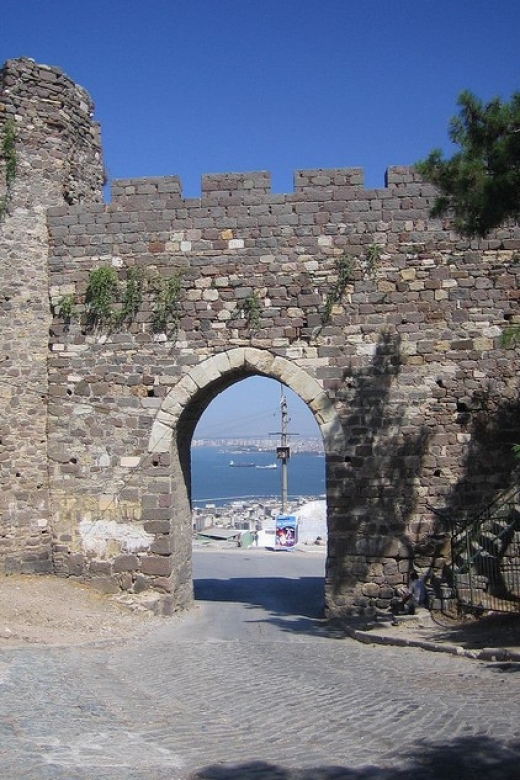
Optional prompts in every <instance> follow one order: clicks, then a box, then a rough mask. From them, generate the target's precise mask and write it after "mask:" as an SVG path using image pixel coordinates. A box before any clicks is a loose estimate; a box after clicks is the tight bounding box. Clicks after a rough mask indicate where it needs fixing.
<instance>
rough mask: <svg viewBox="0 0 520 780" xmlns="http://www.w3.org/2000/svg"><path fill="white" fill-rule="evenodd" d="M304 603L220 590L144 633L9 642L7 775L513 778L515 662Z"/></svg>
mask: <svg viewBox="0 0 520 780" xmlns="http://www.w3.org/2000/svg"><path fill="white" fill-rule="evenodd" d="M209 582H210V581H209V580H208V581H207V583H206V585H207V587H209ZM271 585H273V582H271V581H269V582H267V581H266V585H265V589H266V590H269V587H270V586H271ZM287 587H289V586H287ZM284 595H287V594H284ZM302 613H303V614H300V615H295V614H289V611H288V610H287V611H286V614H282V610H279V611H278V612H277V613H275V611H274V610H273V608H270V609H267V608H266V607H265V606H263V605H261V604H258V603H254V599H251V598H249V597H248V598H242V600H241V601H240V602H235V601H232V600H231V598H229V599H228V600H226V598H225V595H223V594H221V597H220V600H207V601H204V602H200V603H199V607H198V608H197V609H196V610H194V611H192V612H191V613H190V614H188V615H185V616H184V617H182V618H180V619H176V620H173V621H171V622H168V623H167V624H165V625H164V626H163V627H160V628H159V629H155V628H154V629H153V630H152V631H151V632H150V633H149V634H147V635H145V636H141V637H140V638H139V639H136V640H132V641H125V642H114V643H111V644H101V645H97V646H96V645H94V646H93V645H89V646H80V647H77V646H76V647H63V648H51V649H49V648H41V647H34V648H29V649H26V648H24V649H21V650H9V651H5V652H2V653H1V654H0V777H2V778H6V780H7V778H9V780H21V779H22V778H24V780H25V779H27V780H51V778H52V780H92V779H93V778H96V779H99V780H120V778H125V780H174V779H176V778H177V779H179V780H185V779H186V778H196V780H224V778H226V780H227V779H229V780H242V779H245V778H248V779H249V778H251V779H252V778H255V780H260V779H262V780H263V779H264V778H270V779H271V778H274V780H314V779H316V780H340V778H344V779H345V780H346V779H347V778H348V780H387V779H388V780H411V778H412V777H414V778H420V780H431V779H432V778H442V780H455V779H456V780H466V779H468V780H469V778H472V780H473V778H475V777H485V778H486V780H487V779H488V778H491V780H495V778H496V779H497V780H498V779H500V780H506V778H507V780H514V778H519V777H520V674H519V672H520V667H519V666H518V665H516V664H514V663H508V664H500V663H492V662H484V661H480V660H472V659H468V658H459V657H454V656H451V655H445V654H437V653H428V652H426V651H424V650H421V649H418V648H398V647H391V646H372V645H363V644H360V643H358V642H355V641H354V640H352V639H350V638H347V637H345V635H344V634H343V633H341V632H336V631H335V630H334V629H331V628H328V627H327V626H326V625H325V624H323V623H321V622H320V621H319V620H317V619H314V618H312V616H309V615H308V614H306V610H305V607H304V608H303V609H302ZM234 623H236V625H237V626H238V628H237V630H236V631H233V632H231V631H230V626H232V625H233V624H234Z"/></svg>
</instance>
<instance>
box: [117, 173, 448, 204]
mask: <svg viewBox="0 0 520 780" xmlns="http://www.w3.org/2000/svg"><path fill="white" fill-rule="evenodd" d="M363 180H364V177H363V170H362V168H316V169H309V170H298V171H295V173H294V176H293V181H294V189H293V191H292V192H289V193H273V192H272V189H271V174H270V173H269V172H268V171H252V172H243V173H212V174H204V175H203V176H202V178H201V197H200V198H188V199H184V198H183V195H182V183H181V180H180V179H179V177H178V176H156V177H143V178H136V179H116V180H114V181H113V182H111V187H110V194H111V200H112V202H113V203H118V204H119V203H120V204H128V203H130V204H131V203H134V202H136V200H138V199H139V198H143V197H145V198H147V199H148V201H149V203H154V202H156V201H163V200H165V199H166V200H168V201H169V202H177V203H179V204H180V203H184V204H187V205H190V206H193V205H196V204H200V205H206V204H210V205H220V206H226V205H231V204H233V205H236V204H244V205H256V204H260V203H278V204H279V203H292V202H301V201H303V200H307V201H309V202H326V201H354V200H355V201H366V202H367V203H369V202H372V201H374V200H381V201H384V200H387V199H388V198H389V197H392V196H395V197H406V196H407V195H408V196H412V195H413V196H414V197H415V196H421V197H425V198H428V199H431V198H432V197H433V195H434V192H435V191H434V189H433V188H432V186H431V185H429V184H428V183H427V182H424V181H423V180H422V179H421V177H420V176H419V174H418V173H417V171H415V170H414V168H413V167H405V166H401V167H399V166H393V167H391V168H388V170H387V171H386V174H385V186H384V187H382V188H374V189H367V188H365V187H364V185H363ZM428 202H429V201H428Z"/></svg>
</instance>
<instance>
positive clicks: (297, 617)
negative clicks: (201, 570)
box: [193, 577, 325, 636]
mask: <svg viewBox="0 0 520 780" xmlns="http://www.w3.org/2000/svg"><path fill="white" fill-rule="evenodd" d="M193 584H194V591H195V599H196V600H201V601H228V602H235V603H238V604H246V605H247V606H248V607H250V608H251V609H256V608H260V609H262V610H264V611H265V612H266V615H267V617H266V618H265V620H264V621H263V622H268V623H271V624H272V625H276V626H278V628H280V629H281V630H282V631H290V632H296V633H308V634H312V635H313V636H316V635H317V634H319V633H322V632H323V630H324V625H325V620H324V601H323V589H324V579H323V577H298V578H286V577H233V578H230V579H196V580H194V583H193Z"/></svg>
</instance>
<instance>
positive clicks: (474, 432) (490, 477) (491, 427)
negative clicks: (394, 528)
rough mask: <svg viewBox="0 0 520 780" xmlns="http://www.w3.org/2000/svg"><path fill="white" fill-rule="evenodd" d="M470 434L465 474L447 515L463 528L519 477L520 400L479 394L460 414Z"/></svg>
mask: <svg viewBox="0 0 520 780" xmlns="http://www.w3.org/2000/svg"><path fill="white" fill-rule="evenodd" d="M459 422H460V424H461V426H462V427H463V428H464V429H465V430H466V431H467V432H468V433H469V434H470V437H471V438H470V441H469V445H468V450H467V454H466V457H465V459H464V463H463V473H462V476H461V478H460V479H459V480H458V482H457V483H456V485H455V486H454V487H453V489H452V490H451V491H450V493H449V494H448V496H447V499H446V506H445V509H446V512H447V513H448V514H450V515H452V516H454V517H455V518H456V519H457V522H458V523H459V524H463V522H464V520H466V521H470V520H471V518H472V517H474V515H475V512H479V511H480V510H482V509H484V508H486V507H488V506H489V505H490V504H492V503H493V502H494V501H495V500H496V499H497V498H498V497H499V495H500V494H501V493H502V492H503V491H505V490H508V489H509V488H510V487H512V485H513V483H514V480H515V479H516V478H517V477H518V460H517V459H516V458H515V456H514V453H513V445H514V444H518V443H520V399H518V398H514V399H508V398H505V399H500V398H496V397H492V396H491V394H490V392H489V391H486V392H475V393H474V394H473V396H472V397H471V399H470V400H469V401H468V402H467V403H466V404H464V405H463V408H461V409H460V410H459Z"/></svg>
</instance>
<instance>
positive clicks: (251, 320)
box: [242, 290, 260, 328]
mask: <svg viewBox="0 0 520 780" xmlns="http://www.w3.org/2000/svg"><path fill="white" fill-rule="evenodd" d="M242 311H243V313H244V317H245V319H246V320H247V324H248V325H249V327H250V328H258V327H259V326H260V299H259V298H258V294H257V292H256V291H255V290H253V291H252V292H250V293H249V295H248V296H247V298H244V301H243V303H242Z"/></svg>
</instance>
